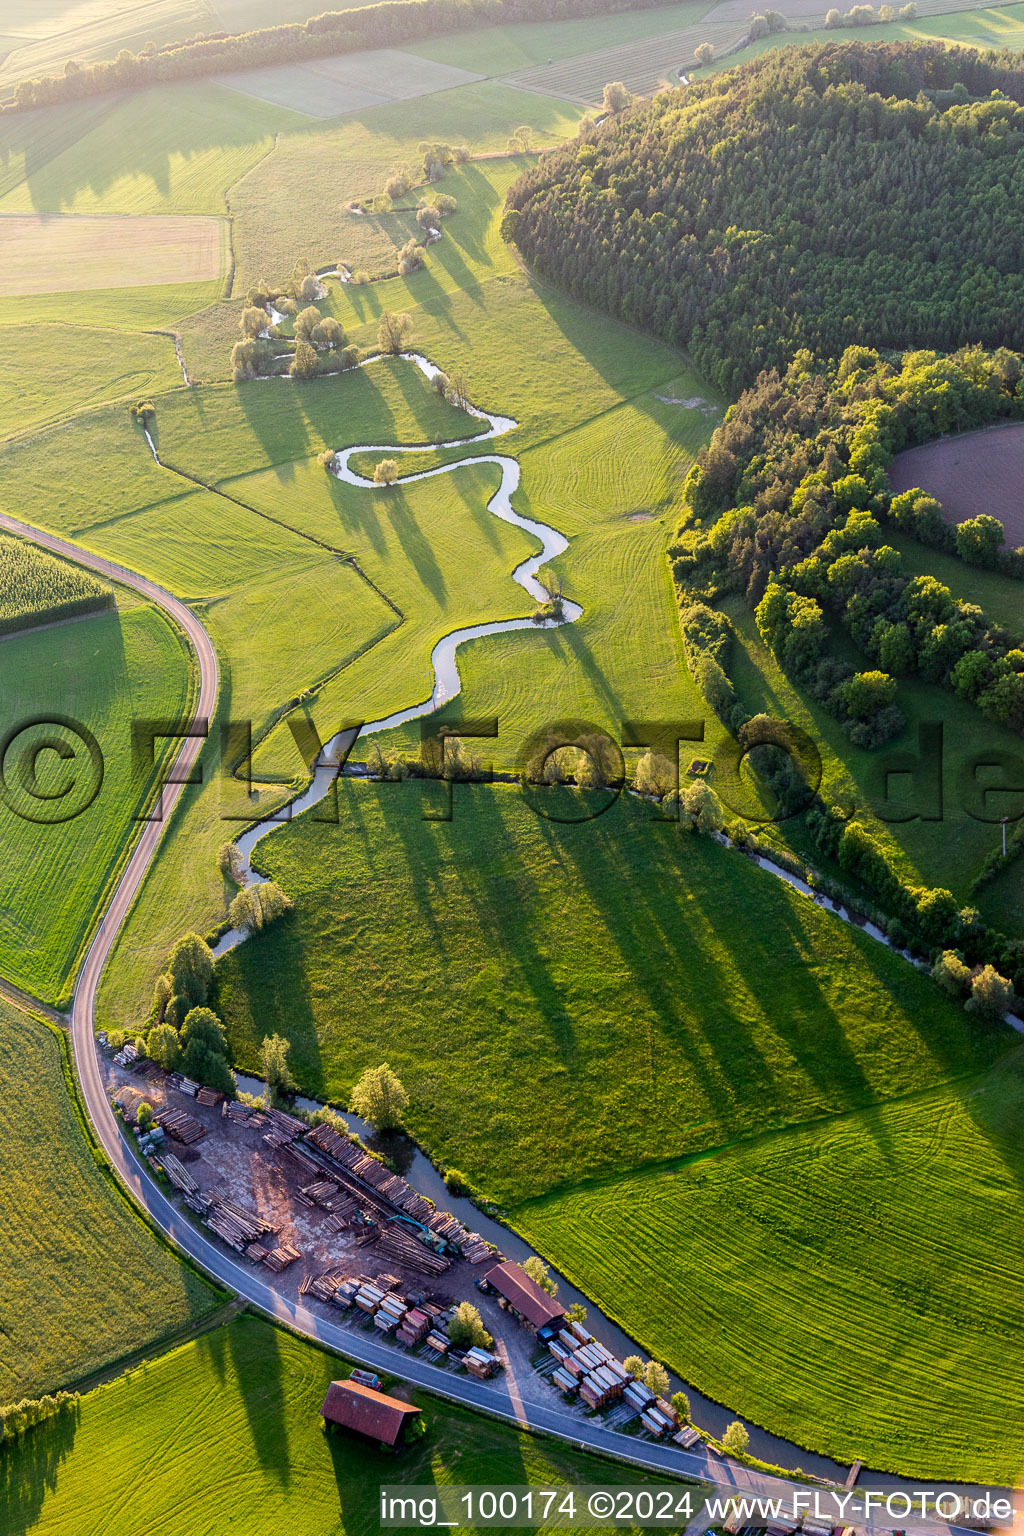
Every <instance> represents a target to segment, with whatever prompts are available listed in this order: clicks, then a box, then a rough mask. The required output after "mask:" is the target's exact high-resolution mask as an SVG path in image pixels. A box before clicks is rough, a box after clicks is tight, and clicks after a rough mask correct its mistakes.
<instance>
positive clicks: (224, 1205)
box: [206, 1195, 274, 1258]
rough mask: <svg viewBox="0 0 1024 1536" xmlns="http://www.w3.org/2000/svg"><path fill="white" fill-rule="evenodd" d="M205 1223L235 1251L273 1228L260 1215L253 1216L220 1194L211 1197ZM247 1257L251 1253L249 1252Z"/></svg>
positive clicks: (243, 1247) (244, 1248) (244, 1247)
mask: <svg viewBox="0 0 1024 1536" xmlns="http://www.w3.org/2000/svg"><path fill="white" fill-rule="evenodd" d="M206 1225H207V1226H208V1227H209V1228H210V1230H211V1232H216V1234H217V1236H218V1237H220V1238H223V1240H224V1241H225V1242H226V1243H227V1245H228V1247H229V1248H234V1250H235V1252H236V1253H244V1252H245V1250H246V1248H248V1247H249V1245H250V1244H251V1243H256V1242H258V1241H259V1239H260V1238H261V1237H266V1236H267V1235H268V1234H269V1233H271V1232H273V1230H274V1229H273V1227H272V1226H271V1225H270V1223H269V1222H267V1221H264V1220H263V1218H262V1216H254V1215H253V1213H252V1212H251V1211H246V1210H243V1208H242V1207H241V1206H240V1205H235V1204H234V1202H233V1201H231V1200H225V1199H224V1197H223V1196H222V1195H214V1196H213V1197H212V1199H211V1201H210V1214H209V1215H208V1216H207V1218H206ZM249 1257H250V1258H252V1257H253V1255H252V1254H251V1253H250V1255H249Z"/></svg>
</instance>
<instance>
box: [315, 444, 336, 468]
mask: <svg viewBox="0 0 1024 1536" xmlns="http://www.w3.org/2000/svg"><path fill="white" fill-rule="evenodd" d="M336 458H337V454H336V453H335V451H334V449H333V448H325V449H324V450H323V452H322V453H318V454H317V456H316V461H317V463H318V464H319V465H320V468H321V469H326V471H327V473H328V474H330V473H331V471H332V470H333V468H334V461H335V459H336Z"/></svg>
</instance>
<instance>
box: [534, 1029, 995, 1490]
mask: <svg viewBox="0 0 1024 1536" xmlns="http://www.w3.org/2000/svg"><path fill="white" fill-rule="evenodd" d="M1022 1107H1024V1060H1022V1057H1021V1052H1020V1051H1019V1050H1017V1051H1016V1052H1015V1054H1014V1055H1013V1056H1012V1057H1010V1058H1008V1059H1007V1060H1005V1061H1003V1062H1000V1063H999V1064H998V1065H997V1066H996V1067H995V1068H994V1069H993V1070H992V1071H991V1072H989V1073H988V1074H985V1075H982V1076H978V1077H972V1078H968V1079H967V1080H966V1081H964V1082H962V1083H958V1084H956V1085H952V1086H949V1087H945V1088H942V1089H940V1090H938V1091H935V1092H930V1093H926V1094H923V1095H919V1096H915V1097H912V1098H910V1099H907V1100H904V1101H901V1102H898V1103H896V1104H888V1105H884V1106H882V1107H880V1108H875V1109H870V1110H866V1111H862V1112H860V1113H858V1114H855V1115H849V1116H843V1117H840V1118H838V1119H835V1120H830V1121H827V1122H825V1123H824V1124H821V1125H812V1126H809V1127H806V1128H801V1129H797V1130H793V1131H788V1132H785V1133H782V1134H778V1135H769V1136H766V1137H763V1138H760V1139H759V1140H757V1141H755V1142H754V1143H752V1144H749V1145H747V1146H742V1147H736V1148H733V1149H727V1150H725V1151H723V1152H720V1153H718V1154H716V1155H714V1156H711V1157H704V1158H695V1159H691V1160H690V1161H688V1162H680V1163H677V1164H668V1165H665V1166H663V1167H661V1168H657V1169H652V1170H650V1171H648V1172H643V1173H640V1174H637V1175H635V1176H630V1177H626V1178H623V1179H613V1180H608V1181H606V1182H602V1183H594V1184H592V1185H589V1186H585V1187H583V1188H580V1189H575V1190H571V1191H569V1192H568V1193H566V1194H564V1195H559V1194H555V1195H552V1196H550V1197H548V1198H546V1199H543V1200H540V1201H536V1202H533V1203H530V1204H527V1205H523V1206H520V1207H519V1208H518V1209H517V1210H516V1211H515V1212H514V1213H513V1221H514V1223H515V1225H516V1226H517V1227H519V1228H521V1229H522V1230H523V1231H524V1232H525V1233H526V1234H527V1235H528V1236H529V1237H530V1238H531V1240H533V1241H534V1242H536V1243H537V1244H538V1245H539V1246H540V1247H541V1248H542V1249H543V1251H544V1252H545V1253H547V1254H549V1255H550V1256H551V1257H552V1258H553V1259H554V1260H555V1261H556V1263H557V1264H558V1265H559V1267H560V1268H562V1269H563V1270H564V1271H565V1273H566V1274H567V1275H568V1276H570V1277H571V1278H572V1279H574V1280H575V1281H576V1282H577V1284H579V1285H581V1286H583V1287H584V1288H585V1290H586V1291H587V1293H588V1294H589V1295H591V1296H592V1297H593V1298H594V1299H595V1301H598V1302H600V1303H601V1304H602V1305H603V1306H604V1307H605V1308H606V1309H607V1310H608V1311H609V1312H611V1313H612V1314H613V1315H615V1316H617V1317H618V1318H619V1319H620V1320H622V1321H624V1322H626V1324H627V1326H629V1327H630V1328H631V1329H632V1330H633V1331H634V1332H635V1334H636V1337H637V1338H638V1339H640V1340H641V1341H642V1342H643V1344H644V1345H645V1346H646V1347H647V1348H648V1349H649V1350H650V1351H652V1352H653V1353H654V1354H655V1355H656V1356H657V1357H658V1358H660V1359H665V1360H667V1361H668V1362H669V1363H670V1364H672V1365H674V1366H675V1367H676V1368H677V1369H678V1370H679V1371H680V1372H681V1373H682V1374H683V1376H684V1378H685V1379H686V1380H688V1381H692V1382H693V1383H694V1384H695V1385H696V1386H699V1387H700V1388H701V1389H702V1390H703V1391H705V1392H707V1393H710V1394H711V1395H712V1396H714V1397H716V1398H717V1399H718V1400H719V1401H723V1402H725V1403H727V1404H728V1405H729V1407H731V1408H732V1409H734V1410H736V1411H737V1412H739V1413H740V1414H742V1415H743V1417H744V1418H746V1419H748V1420H750V1421H752V1422H754V1423H758V1424H767V1425H770V1426H771V1428H772V1429H773V1430H775V1431H777V1432H778V1433H781V1434H784V1435H787V1436H790V1437H792V1438H793V1439H795V1440H796V1441H797V1443H798V1444H800V1445H811V1446H812V1447H813V1448H814V1449H816V1450H820V1451H828V1452H830V1453H831V1454H832V1455H834V1456H835V1457H836V1458H837V1459H838V1460H839V1461H840V1462H842V1463H844V1464H848V1463H849V1462H851V1461H853V1459H854V1458H855V1457H862V1458H863V1459H864V1460H865V1462H866V1463H867V1464H868V1465H869V1466H871V1467H875V1468H879V1469H883V1468H890V1469H894V1470H896V1469H898V1470H899V1471H901V1472H904V1473H909V1474H911V1475H914V1476H920V1477H938V1478H955V1479H962V1480H966V1481H975V1480H977V1481H986V1482H987V1481H989V1480H991V1481H993V1482H1005V1483H1009V1484H1014V1483H1016V1481H1017V1478H1018V1476H1019V1473H1020V1443H1021V1435H1022V1433H1024V1390H1022V1388H1021V1379H1022V1368H1024V1330H1022V1328H1021V1309H1022V1303H1024V1266H1022V1264H1021V1259H1020V1255H1021V1251H1022V1244H1024V1156H1022V1143H1021V1135H1020V1119H1021V1111H1022ZM651 1274H656V1275H657V1276H658V1277H659V1283H658V1286H657V1287H656V1288H653V1287H652V1286H651V1284H650V1280H649V1276H650V1275H651ZM823 1407H824V1409H825V1411H824V1412H823V1411H822V1410H823Z"/></svg>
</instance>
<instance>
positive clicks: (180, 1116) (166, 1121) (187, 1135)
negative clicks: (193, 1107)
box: [153, 1106, 206, 1147]
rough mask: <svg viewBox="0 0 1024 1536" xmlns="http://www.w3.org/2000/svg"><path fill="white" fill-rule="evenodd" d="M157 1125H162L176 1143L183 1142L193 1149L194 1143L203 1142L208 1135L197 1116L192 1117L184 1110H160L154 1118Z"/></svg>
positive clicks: (168, 1108)
mask: <svg viewBox="0 0 1024 1536" xmlns="http://www.w3.org/2000/svg"><path fill="white" fill-rule="evenodd" d="M153 1119H154V1120H155V1121H156V1123H157V1125H162V1126H163V1128H164V1130H165V1131H166V1132H167V1133H168V1135H170V1136H173V1137H174V1139H175V1141H180V1142H183V1143H184V1145H185V1146H186V1147H191V1146H192V1144H193V1143H194V1142H197V1141H202V1139H203V1137H204V1136H205V1135H206V1126H205V1125H204V1124H203V1122H202V1121H201V1120H197V1119H196V1117H195V1115H190V1114H189V1113H188V1111H187V1110H184V1109H171V1108H170V1107H169V1106H168V1107H167V1108H165V1109H161V1110H158V1111H157V1113H156V1114H155V1115H154V1116H153Z"/></svg>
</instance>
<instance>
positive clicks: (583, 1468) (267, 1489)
mask: <svg viewBox="0 0 1024 1536" xmlns="http://www.w3.org/2000/svg"><path fill="white" fill-rule="evenodd" d="M349 1369H350V1367H349V1366H348V1364H347V1363H346V1362H345V1361H343V1360H341V1359H339V1358H338V1357H337V1356H336V1355H329V1354H327V1353H325V1352H324V1351H322V1350H319V1349H315V1348H313V1347H312V1346H311V1345H307V1344H304V1343H301V1342H300V1341H299V1340H298V1339H296V1338H293V1337H292V1336H291V1335H290V1334H288V1333H285V1332H284V1331H283V1330H279V1329H276V1328H273V1327H271V1325H270V1324H269V1323H265V1322H263V1321H261V1320H259V1319H257V1318H255V1317H241V1318H238V1319H237V1320H236V1321H235V1322H232V1323H230V1324H228V1325H227V1326H226V1327H222V1328H218V1329H217V1330H215V1331H214V1332H213V1333H210V1334H208V1335H206V1336H204V1337H203V1338H201V1339H197V1340H196V1341H195V1342H193V1343H191V1344H188V1345H186V1346H184V1347H183V1348H182V1349H179V1350H176V1351H175V1352H174V1353H172V1354H169V1355H166V1356H164V1357H163V1358H162V1359H159V1360H157V1361H154V1362H151V1363H150V1364H149V1365H148V1366H146V1367H145V1368H144V1369H143V1370H139V1371H133V1372H131V1373H130V1374H129V1375H127V1376H123V1377H121V1378H120V1379H119V1380H118V1381H116V1382H112V1383H111V1384H110V1385H109V1386H106V1387H101V1388H100V1389H99V1390H98V1391H96V1392H91V1393H89V1395H88V1396H87V1397H85V1398H84V1399H83V1401H82V1405H81V1418H80V1422H79V1423H78V1424H75V1423H73V1422H68V1421H67V1420H63V1421H60V1422H58V1423H57V1424H54V1425H46V1426H43V1427H41V1428H39V1429H38V1430H36V1431H34V1432H33V1433H32V1434H30V1435H26V1436H25V1438H24V1441H23V1442H22V1443H21V1444H20V1445H19V1446H18V1447H17V1448H16V1449H12V1450H11V1451H10V1452H9V1453H8V1454H7V1455H5V1456H4V1458H3V1461H2V1462H0V1522H2V1524H3V1529H4V1532H5V1533H6V1536H28V1533H31V1536H58V1533H61V1536H63V1533H64V1532H66V1531H67V1530H69V1529H74V1530H75V1531H76V1532H77V1533H80V1536H106V1532H107V1531H108V1530H109V1528H110V1511H111V1509H113V1508H116V1509H132V1508H138V1507H141V1506H144V1507H145V1508H146V1510H147V1512H148V1513H147V1521H150V1522H151V1523H152V1525H153V1528H154V1529H157V1528H161V1527H163V1528H173V1527H174V1526H179V1527H180V1528H181V1529H183V1530H188V1531H197V1532H198V1531H201V1530H202V1531H222V1530H227V1529H228V1528H229V1527H230V1526H231V1525H232V1524H234V1523H235V1522H236V1519H237V1518H238V1516H239V1512H240V1511H247V1512H248V1511H251V1510H253V1509H258V1510H259V1512H260V1514H259V1519H260V1528H261V1529H263V1530H287V1531H289V1532H291V1533H294V1536H325V1533H326V1532H329V1531H330V1532H341V1531H344V1532H345V1536H371V1533H373V1532H375V1531H377V1530H379V1528H380V1485H381V1484H382V1483H385V1482H386V1483H388V1484H409V1485H411V1486H424V1485H425V1486H426V1487H433V1486H435V1485H440V1484H443V1483H451V1482H458V1483H460V1484H474V1483H475V1484H484V1483H487V1484H492V1483H493V1484H500V1485H501V1486H505V1487H508V1486H513V1485H523V1484H527V1483H531V1484H534V1485H535V1486H537V1487H543V1488H557V1487H560V1486H562V1485H563V1484H569V1485H575V1486H577V1487H578V1486H580V1485H581V1484H585V1483H598V1482H602V1481H607V1480H608V1479H609V1477H611V1476H613V1477H614V1479H615V1482H616V1484H619V1485H624V1484H628V1483H634V1482H637V1483H644V1482H645V1479H643V1478H642V1477H641V1476H640V1475H639V1473H637V1472H634V1471H633V1470H632V1469H630V1468H627V1467H624V1466H622V1465H620V1464H618V1463H615V1464H614V1465H613V1464H611V1463H608V1462H605V1461H602V1460H601V1459H600V1458H598V1457H594V1456H586V1455H583V1454H581V1453H580V1452H579V1451H576V1450H573V1449H571V1448H570V1447H568V1446H563V1445H560V1444H558V1443H557V1442H556V1441H550V1440H541V1439H537V1438H535V1437H534V1436H532V1435H525V1434H520V1433H518V1432H517V1431H516V1430H515V1429H514V1428H512V1427H511V1426H508V1425H505V1424H501V1423H498V1422H496V1421H494V1420H492V1419H488V1418H485V1417H481V1416H477V1415H474V1414H470V1413H467V1412H466V1411H465V1410H463V1409H460V1408H458V1407H456V1406H454V1405H453V1404H449V1403H442V1402H441V1401H439V1400H435V1399H432V1398H429V1397H427V1396H426V1394H425V1393H416V1394H415V1395H414V1400H415V1401H416V1402H417V1403H418V1404H419V1405H420V1406H422V1408H423V1415H424V1421H425V1423H426V1427H427V1433H426V1434H425V1435H424V1436H423V1438H422V1439H420V1440H418V1441H415V1442H413V1443H412V1444H411V1445H409V1446H407V1447H405V1448H404V1449H403V1450H402V1451H401V1452H400V1453H399V1454H398V1455H396V1454H395V1453H394V1452H385V1451H381V1450H378V1449H377V1448H376V1447H374V1446H372V1445H370V1444H368V1443H367V1442H366V1441H361V1440H357V1439H356V1438H355V1437H354V1436H346V1435H344V1434H336V1435H327V1434H325V1433H324V1430H323V1428H322V1424H321V1420H320V1416H319V1415H320V1405H321V1403H322V1402H323V1399H324V1394H325V1392H326V1390H327V1387H328V1385H329V1383H330V1382H331V1381H332V1380H333V1379H335V1378H338V1377H340V1378H344V1377H347V1375H348V1373H349ZM390 1385H391V1384H390V1383H389V1386H390ZM399 1391H402V1389H401V1388H399ZM211 1446H216V1454H213V1455H211V1454H210V1449H211ZM226 1468H230V1476H227V1475H225V1469H226ZM464 1529H467V1530H471V1529H473V1528H472V1527H464ZM537 1529H538V1531H541V1532H543V1531H546V1530H550V1529H551V1527H550V1526H538V1527H537ZM581 1529H583V1528H581Z"/></svg>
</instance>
